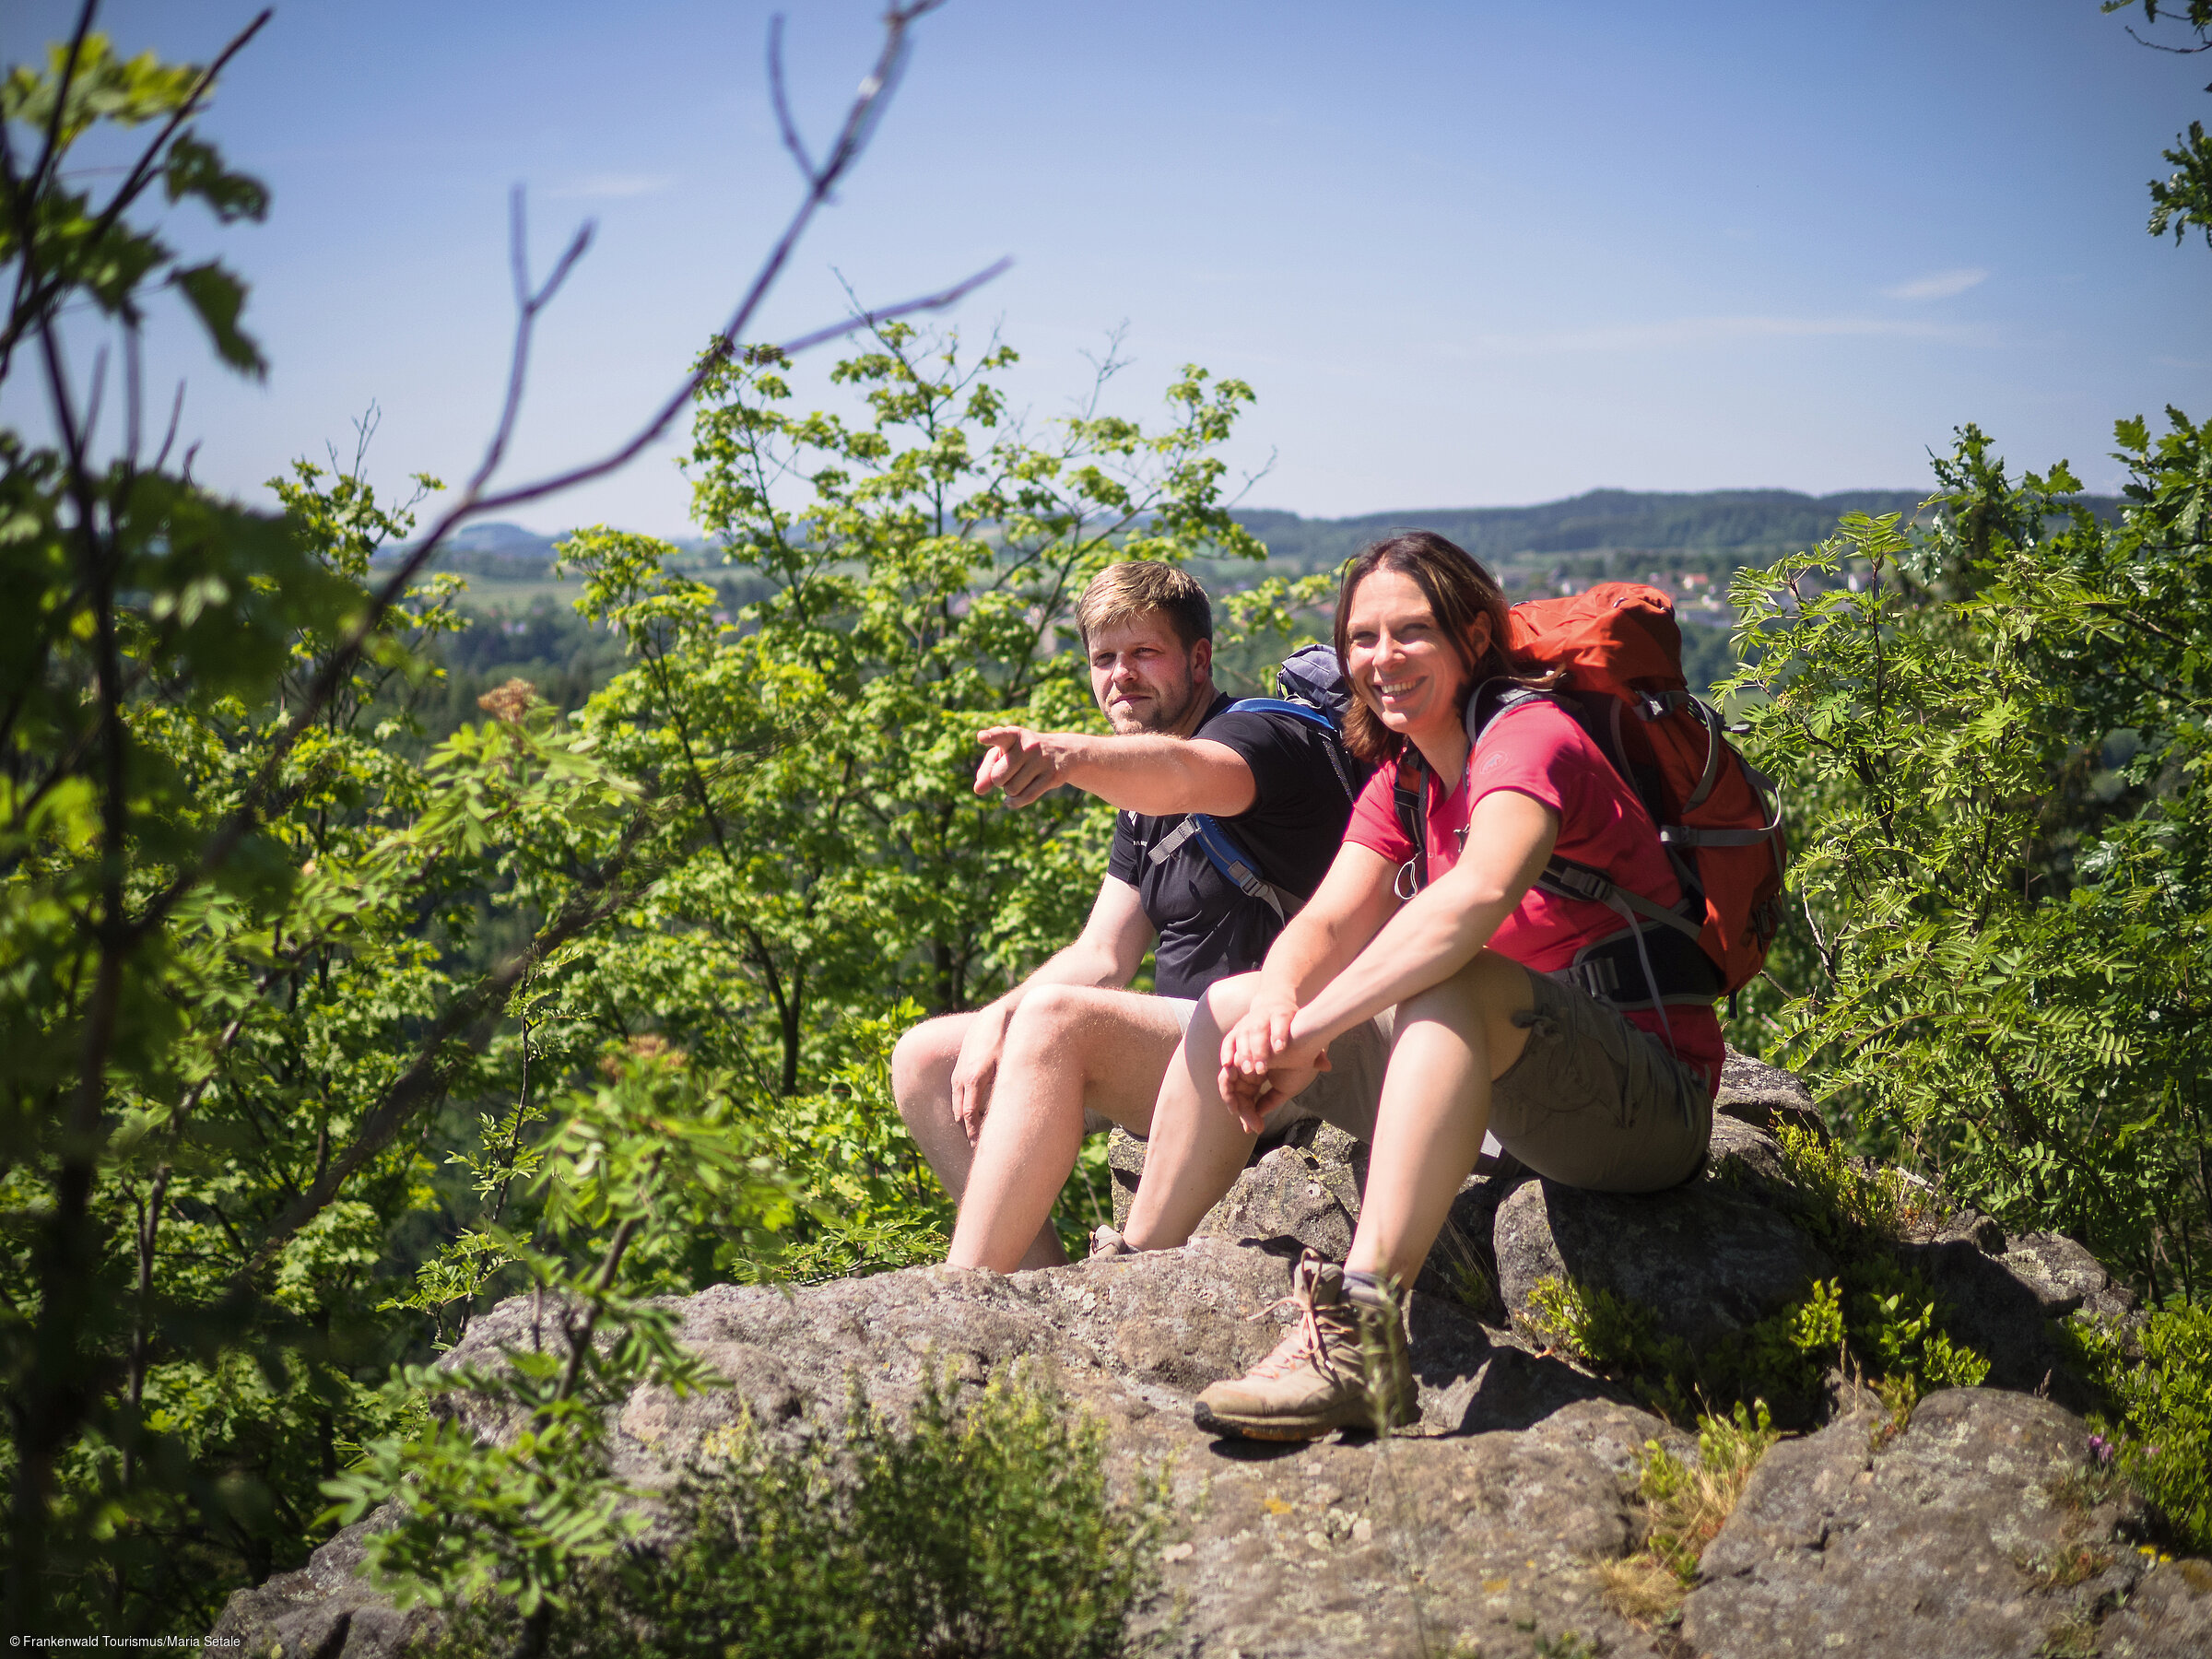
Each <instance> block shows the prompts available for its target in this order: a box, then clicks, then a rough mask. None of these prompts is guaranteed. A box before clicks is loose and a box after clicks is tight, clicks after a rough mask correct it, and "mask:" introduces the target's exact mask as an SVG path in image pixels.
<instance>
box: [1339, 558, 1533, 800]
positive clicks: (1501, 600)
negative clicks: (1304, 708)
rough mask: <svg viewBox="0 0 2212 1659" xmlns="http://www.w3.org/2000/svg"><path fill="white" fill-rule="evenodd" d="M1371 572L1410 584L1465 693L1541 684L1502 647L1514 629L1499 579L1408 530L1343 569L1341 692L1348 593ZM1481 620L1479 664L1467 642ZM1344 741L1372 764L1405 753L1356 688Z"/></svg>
mask: <svg viewBox="0 0 2212 1659" xmlns="http://www.w3.org/2000/svg"><path fill="white" fill-rule="evenodd" d="M1376 571H1397V572H1398V574H1399V575H1401V576H1407V577H1410V578H1412V580H1413V584H1414V585H1415V586H1416V587H1418V588H1419V589H1420V590H1421V594H1422V596H1423V597H1424V598H1426V599H1427V600H1428V601H1429V614H1430V616H1432V617H1434V618H1436V622H1437V626H1438V627H1439V628H1440V629H1442V630H1443V634H1444V637H1445V638H1446V639H1448V640H1450V641H1452V648H1453V651H1454V652H1455V653H1458V656H1459V660H1460V661H1461V662H1462V663H1463V664H1465V666H1466V670H1467V683H1468V689H1469V690H1470V691H1472V690H1473V689H1474V688H1476V687H1477V686H1480V685H1481V684H1482V683H1483V682H1484V681H1485V680H1490V679H1511V680H1528V681H1531V682H1532V683H1547V681H1546V679H1545V677H1543V676H1540V675H1539V676H1533V677H1532V676H1530V675H1529V674H1527V673H1526V672H1525V670H1524V667H1523V665H1521V664H1520V663H1519V662H1518V661H1516V660H1515V658H1514V656H1513V654H1512V651H1511V649H1510V648H1509V647H1508V646H1507V644H1506V641H1508V640H1509V639H1511V638H1512V626H1511V624H1510V623H1509V622H1508V620H1507V618H1506V603H1505V591H1504V590H1503V589H1502V588H1500V586H1499V585H1498V582H1497V579H1496V578H1495V577H1493V576H1492V575H1491V574H1490V573H1489V571H1486V570H1484V569H1483V568H1482V566H1481V565H1479V564H1477V562H1476V561H1475V559H1474V558H1473V556H1472V555H1470V554H1469V553H1467V552H1466V551H1465V549H1464V548H1462V547H1458V546H1456V545H1455V544H1453V543H1452V542H1449V541H1446V540H1445V539H1444V538H1443V537H1442V536H1441V535H1437V534H1436V532H1435V531H1433V530H1406V531H1402V532H1400V533H1399V534H1398V535H1391V536H1385V537H1384V538H1383V539H1382V540H1381V541H1379V542H1371V543H1369V544H1368V545H1367V546H1366V547H1362V548H1360V549H1359V553H1358V554H1357V555H1356V556H1355V557H1354V558H1353V559H1352V561H1351V563H1349V564H1348V565H1347V566H1345V568H1344V585H1343V586H1342V587H1341V588H1340V589H1338V590H1337V594H1336V665H1337V667H1338V669H1339V670H1341V671H1342V673H1343V674H1344V677H1345V683H1346V684H1347V686H1349V685H1350V684H1351V652H1350V645H1351V615H1352V594H1353V593H1354V591H1355V590H1357V589H1358V587H1359V584H1360V583H1361V582H1364V581H1366V580H1367V578H1368V577H1370V576H1371V575H1373V574H1374V573H1375V572H1376ZM1482 617H1488V618H1489V619H1490V643H1489V648H1488V650H1487V651H1485V652H1484V653H1483V655H1482V660H1481V661H1479V662H1477V661H1475V660H1474V659H1472V658H1471V657H1469V656H1468V654H1467V640H1468V638H1469V636H1470V635H1472V634H1473V633H1474V631H1475V624H1476V621H1477V618H1482ZM1344 741H1345V747H1347V748H1349V749H1350V750H1351V751H1352V753H1353V754H1355V755H1357V756H1359V759H1362V760H1364V761H1366V762H1368V764H1370V765H1371V766H1380V765H1382V763H1383V762H1385V761H1388V760H1394V759H1396V758H1397V754H1398V751H1399V750H1400V749H1402V748H1404V747H1406V739H1405V738H1403V737H1401V736H1400V735H1398V734H1397V733H1395V732H1394V731H1392V730H1391V729H1390V728H1389V727H1388V726H1386V725H1384V724H1382V717H1381V716H1380V715H1378V714H1377V713H1376V712H1374V710H1372V709H1371V708H1370V707H1369V706H1368V704H1367V701H1366V700H1365V699H1364V698H1362V697H1361V696H1360V694H1359V691H1358V689H1357V688H1354V690H1353V692H1352V699H1351V705H1350V707H1349V708H1348V709H1347V711H1346V713H1345V717H1344Z"/></svg>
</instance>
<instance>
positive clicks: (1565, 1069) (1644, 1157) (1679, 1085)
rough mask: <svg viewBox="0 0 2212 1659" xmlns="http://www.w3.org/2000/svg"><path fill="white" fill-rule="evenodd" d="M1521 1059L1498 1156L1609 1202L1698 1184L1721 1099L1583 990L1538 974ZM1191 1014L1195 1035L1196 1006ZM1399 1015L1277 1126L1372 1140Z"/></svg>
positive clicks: (1499, 1118)
mask: <svg viewBox="0 0 2212 1659" xmlns="http://www.w3.org/2000/svg"><path fill="white" fill-rule="evenodd" d="M1528 978H1529V984H1530V989H1531V1004H1532V1006H1530V1008H1529V1011H1528V1012H1527V1013H1526V1014H1524V1015H1521V1016H1519V1017H1517V1018H1516V1020H1515V1023H1516V1024H1518V1025H1521V1026H1524V1027H1525V1028H1526V1029H1527V1030H1528V1041H1527V1044H1526V1046H1524V1048H1523V1049H1522V1051H1521V1057H1520V1058H1519V1059H1517V1060H1515V1061H1514V1062H1513V1064H1512V1065H1510V1066H1508V1067H1507V1068H1506V1070H1505V1074H1504V1075H1503V1076H1502V1077H1499V1078H1498V1079H1497V1081H1496V1082H1494V1083H1492V1084H1491V1085H1490V1123H1489V1132H1488V1135H1486V1137H1485V1139H1484V1146H1483V1151H1484V1153H1485V1155H1486V1156H1488V1157H1495V1155H1496V1153H1497V1150H1498V1148H1499V1147H1503V1148H1504V1149H1505V1150H1506V1151H1508V1152H1511V1153H1512V1154H1513V1156H1514V1157H1516V1158H1518V1159H1520V1160H1521V1161H1522V1162H1523V1163H1524V1164H1525V1165H1527V1166H1528V1168H1530V1169H1531V1170H1533V1171H1535V1172H1536V1173H1537V1174H1539V1175H1544V1176H1548V1177H1549V1178H1550V1179H1552V1180H1554V1181H1557V1182H1561V1183H1563V1184H1565V1185H1568V1186H1575V1187H1583V1188H1586V1189H1588V1190H1590V1191H1593V1192H1601V1193H1653V1192H1658V1191H1660V1190H1661V1189H1662V1188H1665V1187H1670V1186H1673V1185H1675V1184H1677V1182H1682V1181H1686V1180H1688V1178H1689V1176H1690V1175H1691V1174H1693V1173H1694V1172H1695V1171H1696V1170H1697V1168H1698V1165H1699V1163H1700V1161H1701V1160H1702V1159H1703V1158H1704V1156H1705V1147H1706V1143H1707V1142H1708V1141H1709V1140H1710V1139H1711V1138H1712V1094H1711V1093H1710V1092H1709V1091H1708V1090H1707V1088H1706V1087H1705V1083H1704V1080H1703V1079H1702V1078H1701V1077H1699V1076H1698V1074H1697V1073H1696V1072H1694V1071H1692V1070H1691V1069H1690V1068H1689V1067H1688V1065H1684V1064H1683V1063H1682V1062H1681V1061H1680V1060H1677V1058H1676V1057H1675V1056H1674V1054H1673V1053H1671V1052H1669V1050H1668V1049H1667V1047H1666V1045H1665V1043H1664V1042H1662V1041H1660V1040H1659V1039H1658V1038H1656V1037H1654V1036H1652V1035H1651V1034H1650V1033H1649V1032H1647V1031H1644V1030H1641V1029H1640V1028H1638V1027H1636V1026H1632V1025H1630V1023H1629V1022H1628V1021H1627V1020H1626V1019H1624V1018H1621V1016H1620V1013H1619V1011H1618V1009H1616V1008H1614V1007H1613V1006H1611V1005H1609V1004H1607V1003H1603V1002H1600V1001H1598V1000H1597V998H1595V997H1594V996H1592V995H1590V994H1588V993H1587V992H1585V991H1583V990H1582V989H1581V988H1580V987H1578V986H1575V985H1572V984H1570V983H1568V982H1566V981H1564V980H1559V979H1554V978H1553V977H1552V976H1550V975H1549V974H1545V973H1536V972H1534V971H1530V972H1529V975H1528ZM1194 1006H1196V1005H1195V1004H1189V1003H1186V1004H1184V1005H1183V1006H1182V1010H1181V1017H1182V1020H1183V1023H1184V1027H1185V1029H1186V1030H1187V1029H1188V1027H1189V1022H1190V1009H1191V1008H1192V1007H1194ZM1395 1013H1396V1010H1395V1009H1385V1010H1384V1011H1383V1012H1382V1013H1381V1014H1380V1015H1378V1016H1376V1017H1375V1018H1373V1019H1371V1020H1368V1021H1365V1022H1364V1023H1362V1024H1360V1025H1357V1026H1354V1027H1353V1028H1352V1029H1351V1030H1348V1031H1346V1032H1345V1033H1344V1034H1343V1035H1342V1036H1340V1037H1338V1038H1337V1039H1336V1041H1334V1042H1332V1043H1330V1044H1329V1065H1330V1069H1329V1070H1327V1071H1325V1072H1324V1073H1322V1074H1321V1075H1320V1076H1319V1077H1315V1078H1314V1079H1313V1081H1312V1083H1311V1084H1309V1085H1308V1086H1307V1087H1306V1088H1305V1089H1304V1090H1303V1091H1302V1092H1301V1093H1300V1094H1299V1095H1298V1096H1297V1097H1296V1098H1295V1099H1293V1100H1291V1101H1290V1103H1289V1104H1288V1105H1287V1106H1285V1107H1283V1108H1282V1109H1281V1110H1280V1111H1279V1112H1277V1113H1276V1115H1275V1116H1274V1118H1272V1119H1271V1120H1270V1121H1269V1125H1268V1126H1269V1130H1270V1132H1271V1133H1273V1132H1276V1131H1279V1130H1280V1129H1281V1127H1282V1126H1283V1125H1285V1124H1294V1123H1298V1122H1300V1121H1302V1120H1304V1119H1307V1118H1320V1119H1322V1120H1324V1122H1327V1123H1331V1124H1335V1125H1336V1127H1338V1128H1339V1129H1342V1130H1343V1131H1344V1132H1345V1133H1346V1134H1347V1135H1351V1136H1352V1137H1353V1138H1354V1139H1356V1140H1363V1141H1368V1142H1372V1141H1373V1139H1374V1137H1375V1114H1376V1111H1377V1109H1378V1107H1379V1106H1380V1105H1381V1103H1382V1077H1383V1073H1384V1072H1385V1071H1386V1070H1387V1069H1388V1067H1389V1064H1390V1051H1391V1046H1392V1043H1393V1041H1394V1015H1395Z"/></svg>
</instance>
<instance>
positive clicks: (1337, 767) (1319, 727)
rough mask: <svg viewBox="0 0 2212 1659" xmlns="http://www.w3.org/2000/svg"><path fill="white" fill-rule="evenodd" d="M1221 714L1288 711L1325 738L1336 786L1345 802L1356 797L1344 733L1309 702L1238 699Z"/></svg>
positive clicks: (1257, 698) (1357, 793)
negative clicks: (1346, 758) (1345, 761)
mask: <svg viewBox="0 0 2212 1659" xmlns="http://www.w3.org/2000/svg"><path fill="white" fill-rule="evenodd" d="M1221 712H1222V713H1224V714H1288V715H1289V716H1290V717H1291V718H1292V719H1293V720H1299V721H1302V722H1304V723H1305V724H1307V725H1310V726H1312V728H1313V729H1314V730H1315V731H1317V732H1319V733H1320V734H1321V735H1322V736H1323V737H1324V739H1326V743H1325V747H1326V749H1327V752H1328V757H1329V768H1330V770H1331V771H1334V772H1335V774H1336V782H1337V785H1338V787H1340V788H1341V789H1342V790H1343V791H1344V798H1345V799H1346V800H1347V801H1356V800H1358V799H1359V785H1358V784H1357V783H1355V782H1352V774H1351V772H1350V771H1349V770H1348V769H1347V767H1346V765H1345V763H1344V734H1343V733H1342V732H1339V731H1338V730H1337V729H1336V723H1335V721H1334V720H1331V719H1330V718H1329V717H1328V715H1327V714H1326V713H1325V712H1323V711H1322V710H1320V709H1317V708H1315V707H1314V706H1313V705H1312V703H1306V702H1298V701H1295V700H1292V699H1290V698H1288V697H1246V698H1240V699H1239V700H1237V701H1235V702H1233V703H1230V705H1229V707H1228V708H1226V709H1224V710H1222V711H1221Z"/></svg>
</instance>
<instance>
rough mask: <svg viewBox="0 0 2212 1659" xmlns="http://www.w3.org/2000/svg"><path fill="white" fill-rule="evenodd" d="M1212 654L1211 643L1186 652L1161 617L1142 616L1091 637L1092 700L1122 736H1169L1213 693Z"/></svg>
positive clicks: (1152, 613) (1154, 613) (1148, 613)
mask: <svg viewBox="0 0 2212 1659" xmlns="http://www.w3.org/2000/svg"><path fill="white" fill-rule="evenodd" d="M1213 652H1214V647H1213V642H1212V641H1210V640H1201V641H1198V642H1197V643H1196V644H1195V645H1193V646H1191V647H1189V648H1188V649H1185V648H1184V646H1183V643H1182V641H1181V640H1179V639H1177V638H1176V637H1175V629H1174V626H1173V625H1172V624H1171V623H1170V622H1169V620H1168V619H1167V618H1166V617H1165V616H1163V615H1161V614H1160V613H1159V611H1146V612H1144V613H1143V614H1142V615H1139V616H1136V617H1133V618H1130V619H1129V620H1128V621H1126V622H1117V623H1115V624H1114V625H1113V626H1112V627H1111V628H1101V629H1098V630H1097V631H1096V632H1095V633H1093V634H1092V635H1091V636H1090V692H1091V695H1092V696H1093V697H1095V698H1097V699H1098V700H1099V707H1100V709H1102V710H1104V711H1105V713H1106V720H1107V724H1110V725H1112V727H1113V729H1114V730H1115V731H1116V732H1119V733H1121V734H1122V735H1124V736H1128V735H1132V734H1134V733H1137V732H1171V731H1173V730H1175V729H1176V727H1177V726H1178V725H1180V724H1182V720H1183V718H1184V716H1185V715H1187V714H1189V713H1190V712H1191V706H1192V705H1193V704H1194V703H1195V702H1196V701H1197V700H1198V698H1199V696H1200V694H1201V693H1202V692H1206V691H1210V690H1211V689H1212V686H1211V683H1210V682H1209V681H1207V680H1206V669H1207V667H1208V665H1210V664H1211V662H1212V660H1213Z"/></svg>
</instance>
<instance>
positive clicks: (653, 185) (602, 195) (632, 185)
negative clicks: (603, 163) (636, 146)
mask: <svg viewBox="0 0 2212 1659" xmlns="http://www.w3.org/2000/svg"><path fill="white" fill-rule="evenodd" d="M675 188H676V181H675V180H674V179H672V178H670V177H669V176H668V175H667V174H666V173H610V172H602V173H586V174H584V175H583V177H582V178H581V179H575V180H571V182H568V183H566V184H563V185H561V186H560V187H559V188H558V189H556V190H548V191H547V192H546V194H547V195H549V196H563V197H576V196H582V197H587V198H589V199H591V200H594V201H602V202H605V201H620V200H624V199H627V198H628V197H630V196H649V195H659V194H661V193H662V192H663V191H665V190H673V189H675Z"/></svg>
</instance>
